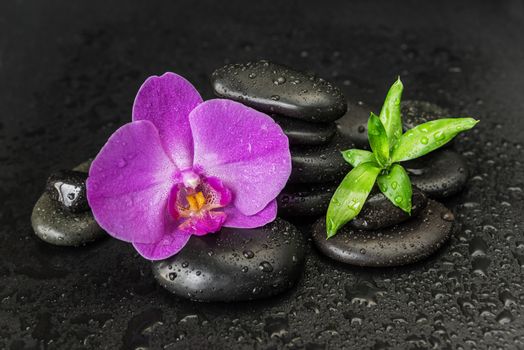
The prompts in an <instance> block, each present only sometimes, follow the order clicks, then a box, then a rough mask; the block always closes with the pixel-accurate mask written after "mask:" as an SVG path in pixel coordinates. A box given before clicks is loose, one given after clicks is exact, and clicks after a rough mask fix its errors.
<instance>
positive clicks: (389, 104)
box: [380, 77, 404, 149]
mask: <svg viewBox="0 0 524 350" xmlns="http://www.w3.org/2000/svg"><path fill="white" fill-rule="evenodd" d="M403 90H404V85H402V82H401V81H400V77H399V78H398V79H397V81H396V82H395V83H394V84H393V85H391V87H390V88H389V91H388V94H387V95H386V99H385V100H384V105H382V109H381V110H380V121H382V124H383V125H384V129H386V133H387V135H388V139H389V147H390V149H392V148H393V147H395V145H396V144H397V142H398V140H399V139H400V136H401V135H402V121H401V119H400V118H401V117H400V100H401V98H402V91H403Z"/></svg>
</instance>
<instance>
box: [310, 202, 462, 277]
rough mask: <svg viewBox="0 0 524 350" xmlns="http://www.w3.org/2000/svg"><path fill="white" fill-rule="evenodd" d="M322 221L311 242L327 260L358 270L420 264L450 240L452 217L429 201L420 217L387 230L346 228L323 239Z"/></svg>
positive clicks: (442, 207) (319, 221)
mask: <svg viewBox="0 0 524 350" xmlns="http://www.w3.org/2000/svg"><path fill="white" fill-rule="evenodd" d="M325 221H326V220H325V218H321V219H319V220H318V221H317V223H316V224H315V225H314V227H313V241H314V242H315V245H316V246H317V248H318V249H319V250H320V251H321V252H322V253H323V254H325V255H327V256H328V257H330V258H332V259H335V260H338V261H340V262H343V263H346V264H351V265H358V266H374V267H379V266H401V265H407V264H411V263H414V262H416V261H419V260H422V259H424V258H426V257H428V256H430V255H431V254H433V253H434V252H436V251H437V250H438V249H439V248H440V247H442V245H443V244H444V243H445V242H446V241H447V240H448V239H449V237H450V234H451V229H452V224H453V214H452V213H451V212H450V211H449V210H448V209H447V208H446V207H444V205H442V204H440V203H438V202H436V201H433V200H430V201H429V202H428V205H427V207H426V208H425V209H424V210H423V211H422V213H421V214H420V216H418V217H414V218H413V219H411V220H409V221H406V222H404V223H402V224H400V225H395V226H392V227H390V228H386V229H379V230H376V231H364V230H355V229H352V228H350V227H348V226H347V225H346V226H345V227H343V228H342V229H341V230H340V231H339V232H338V233H337V235H336V236H334V237H331V238H330V239H326V223H325Z"/></svg>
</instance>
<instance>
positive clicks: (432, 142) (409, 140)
mask: <svg viewBox="0 0 524 350" xmlns="http://www.w3.org/2000/svg"><path fill="white" fill-rule="evenodd" d="M477 123H478V120H475V119H473V118H446V119H438V120H433V121H430V122H427V123H424V124H420V125H418V126H416V127H414V128H413V129H410V130H408V131H406V132H405V133H404V135H402V137H401V138H400V140H399V143H398V144H397V147H395V149H393V154H392V157H391V161H392V162H402V161H405V160H410V159H414V158H418V157H420V156H423V155H425V154H427V153H429V152H431V151H433V150H435V149H437V148H439V147H442V146H444V145H445V144H446V143H448V142H449V141H451V139H453V138H454V137H455V136H457V134H458V133H460V132H462V131H466V130H469V129H471V128H472V127H474V126H475V124H477Z"/></svg>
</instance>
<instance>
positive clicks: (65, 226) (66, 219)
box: [31, 161, 106, 246]
mask: <svg viewBox="0 0 524 350" xmlns="http://www.w3.org/2000/svg"><path fill="white" fill-rule="evenodd" d="M90 165H91V161H86V162H84V163H82V164H80V165H79V166H77V167H76V168H74V169H73V170H60V171H57V172H55V173H53V174H51V176H49V178H48V180H47V185H46V191H45V192H44V193H43V194H42V195H41V196H40V198H39V199H38V201H37V202H36V204H35V206H34V208H33V213H32V215H31V223H32V226H33V229H34V231H35V234H36V235H37V236H38V237H39V238H40V239H42V240H43V241H45V242H47V243H50V244H54V245H59V246H80V245H84V244H86V243H89V242H91V241H94V240H96V239H98V238H101V237H104V236H106V234H105V232H104V231H103V230H102V229H101V228H100V226H99V225H98V224H97V222H96V221H95V219H94V217H93V214H92V213H91V210H90V208H89V204H88V203H87V197H86V179H87V172H88V171H89V166H90Z"/></svg>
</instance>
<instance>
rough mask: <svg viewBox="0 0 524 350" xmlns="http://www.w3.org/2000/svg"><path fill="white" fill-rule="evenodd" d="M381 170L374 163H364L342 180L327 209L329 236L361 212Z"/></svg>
mask: <svg viewBox="0 0 524 350" xmlns="http://www.w3.org/2000/svg"><path fill="white" fill-rule="evenodd" d="M380 170H381V169H380V168H379V167H377V166H376V165H374V164H373V163H363V164H360V165H359V166H357V167H356V168H353V170H351V171H350V172H349V173H348V174H347V175H346V177H345V178H344V179H343V180H342V182H341V183H340V185H339V186H338V188H337V190H336V191H335V193H334V194H333V197H332V198H331V202H330V203H329V207H328V210H327V215H326V229H327V237H328V238H329V237H333V236H334V235H335V234H336V233H337V231H338V229H339V228H340V227H342V226H343V225H345V224H346V223H347V222H348V221H349V220H351V219H353V218H354V217H355V216H357V215H358V213H360V210H361V209H362V206H363V205H364V203H365V202H366V199H367V198H368V195H369V192H371V189H372V188H373V185H374V184H375V180H376V179H377V175H378V174H379V172H380Z"/></svg>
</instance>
